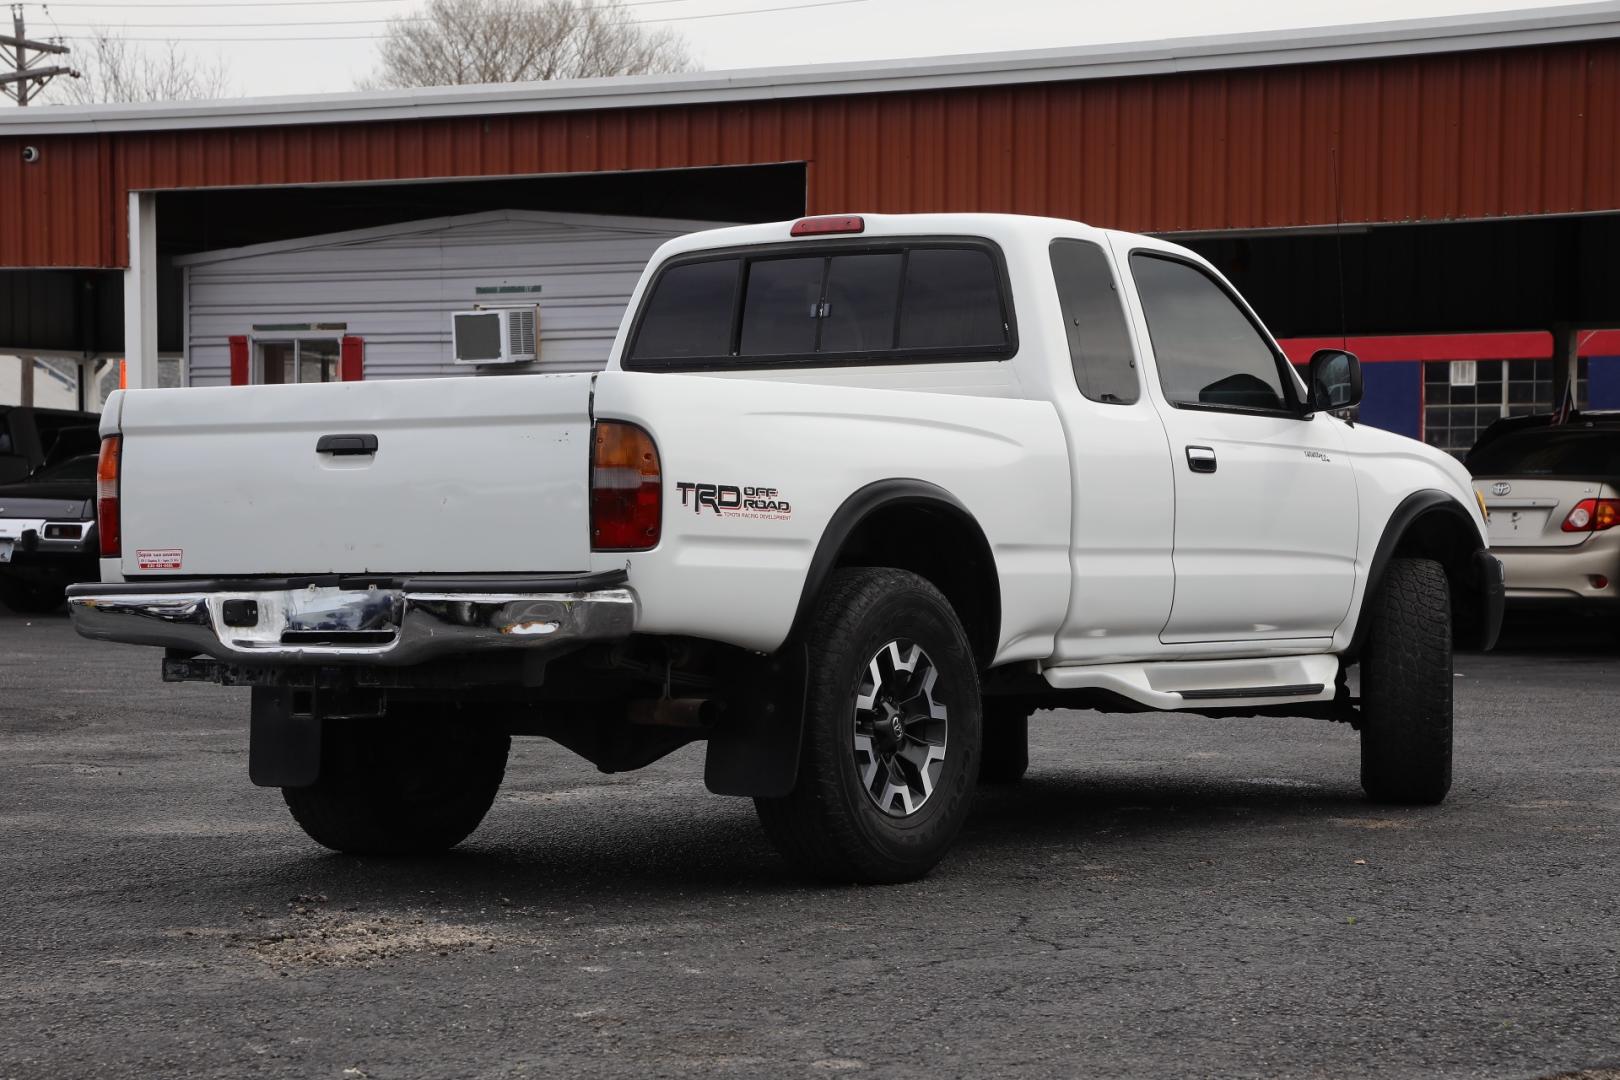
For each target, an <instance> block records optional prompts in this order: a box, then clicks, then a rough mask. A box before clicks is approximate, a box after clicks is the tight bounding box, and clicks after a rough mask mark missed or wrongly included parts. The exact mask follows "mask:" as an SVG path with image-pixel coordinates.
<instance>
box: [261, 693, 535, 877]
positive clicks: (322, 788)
mask: <svg viewBox="0 0 1620 1080" xmlns="http://www.w3.org/2000/svg"><path fill="white" fill-rule="evenodd" d="M453 723H454V721H453V720H446V719H442V718H440V719H435V720H417V719H414V718H408V719H404V720H396V718H394V717H392V716H390V717H389V718H388V719H387V720H378V721H366V720H346V721H345V720H329V721H327V723H326V730H325V732H324V734H323V739H322V749H321V774H320V779H318V780H317V781H316V782H315V783H314V784H312V785H310V786H309V787H297V788H282V789H281V794H282V798H284V799H285V800H286V801H287V807H288V809H290V810H291V811H292V815H293V819H294V820H295V821H297V822H298V824H299V826H301V827H302V828H303V830H304V832H306V833H308V834H309V837H310V839H312V840H314V841H315V842H316V843H318V844H322V845H324V846H326V847H329V848H331V849H333V850H334V851H342V852H348V853H350V854H356V855H360V854H370V855H410V854H431V853H433V852H439V851H444V850H446V849H448V848H452V847H454V846H455V845H457V844H459V843H461V841H463V840H465V839H466V838H467V837H468V836H470V835H472V832H473V830H474V829H476V828H478V824H479V822H481V821H482V820H483V819H484V815H485V814H486V813H488V812H489V808H490V805H491V804H492V803H493V802H494V801H495V793H496V792H497V791H498V790H500V786H501V780H502V778H503V777H504V776H505V774H506V756H507V752H508V750H509V749H510V747H511V744H512V740H511V739H510V738H508V737H507V736H506V735H505V734H503V733H500V732H492V731H487V730H480V729H478V728H470V729H469V728H460V727H453V726H452V724H453Z"/></svg>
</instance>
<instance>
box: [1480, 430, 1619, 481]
mask: <svg viewBox="0 0 1620 1080" xmlns="http://www.w3.org/2000/svg"><path fill="white" fill-rule="evenodd" d="M1468 470H1469V471H1470V472H1471V473H1473V474H1474V475H1475V476H1568V477H1615V478H1620V426H1615V427H1599V428H1580V427H1571V426H1567V425H1559V426H1557V427H1550V428H1535V429H1532V430H1529V431H1519V432H1514V433H1513V434H1511V435H1505V436H1503V437H1502V438H1500V439H1498V440H1497V441H1495V442H1492V443H1488V444H1486V445H1485V446H1482V447H1480V448H1479V449H1478V450H1476V451H1475V452H1474V453H1472V454H1470V455H1469V457H1468Z"/></svg>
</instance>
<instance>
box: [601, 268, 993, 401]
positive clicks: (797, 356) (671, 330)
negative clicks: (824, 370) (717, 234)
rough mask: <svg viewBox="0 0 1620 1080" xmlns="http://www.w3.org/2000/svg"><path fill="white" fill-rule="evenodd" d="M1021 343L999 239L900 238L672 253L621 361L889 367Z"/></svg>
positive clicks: (634, 364) (681, 365)
mask: <svg viewBox="0 0 1620 1080" xmlns="http://www.w3.org/2000/svg"><path fill="white" fill-rule="evenodd" d="M1016 351H1017V334H1016V327H1015V325H1014V321H1013V312H1012V301H1011V297H1010V293H1009V289H1008V285H1007V274H1006V267H1005V264H1004V261H1003V259H1002V256H1001V252H1000V249H999V248H997V247H996V246H995V245H994V244H992V243H990V242H989V241H987V240H980V239H976V238H967V237H962V238H938V239H935V238H903V237H897V238H894V239H893V240H872V239H868V240H863V241H847V240H845V241H825V242H820V243H804V242H800V243H797V244H789V245H773V246H768V247H766V246H762V247H751V248H748V249H745V250H740V251H724V252H703V253H700V254H694V255H691V256H685V257H677V258H676V259H674V260H671V261H670V262H668V263H666V264H665V265H664V266H663V267H661V268H660V269H659V271H658V273H657V276H656V277H655V278H654V279H653V281H652V284H651V285H650V286H649V287H648V289H647V295H646V296H645V298H644V299H643V300H642V303H641V308H640V310H639V311H638V313H637V315H636V320H635V324H634V327H633V330H632V333H631V338H630V346H629V348H628V349H627V350H626V353H625V358H624V361H623V366H624V367H625V368H626V369H629V370H662V371H672V370H674V371H678V370H687V371H690V370H717V369H729V368H737V369H744V368H754V367H774V366H787V365H804V366H811V367H814V366H826V365H839V364H895V363H908V362H928V361H938V360H979V359H1004V358H1006V357H1008V356H1011V355H1012V354H1013V353H1014V352H1016Z"/></svg>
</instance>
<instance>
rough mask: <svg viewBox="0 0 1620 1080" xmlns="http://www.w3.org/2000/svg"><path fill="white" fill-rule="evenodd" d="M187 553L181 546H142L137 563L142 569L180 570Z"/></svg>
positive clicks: (137, 554) (136, 558) (137, 555)
mask: <svg viewBox="0 0 1620 1080" xmlns="http://www.w3.org/2000/svg"><path fill="white" fill-rule="evenodd" d="M185 555H186V553H185V552H184V551H183V550H182V549H180V548H141V549H140V550H139V551H137V552H135V565H136V566H137V567H139V568H140V569H142V570H178V569H180V563H181V560H183V559H184V558H185Z"/></svg>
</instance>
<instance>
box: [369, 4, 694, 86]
mask: <svg viewBox="0 0 1620 1080" xmlns="http://www.w3.org/2000/svg"><path fill="white" fill-rule="evenodd" d="M380 51H381V54H382V57H381V62H380V64H379V65H378V67H377V70H376V71H375V72H374V73H373V74H372V75H371V76H370V77H369V78H367V79H365V80H363V81H362V83H361V86H362V88H364V89H384V88H390V87H405V86H456V85H461V84H465V83H504V82H529V81H532V80H541V79H587V78H595V77H599V76H604V75H647V74H653V73H657V72H669V71H689V70H692V68H693V67H694V64H693V63H692V59H691V55H690V54H689V53H688V52H687V48H686V42H685V41H684V40H683V39H682V38H681V36H680V35H679V34H676V33H675V32H674V31H672V30H669V29H657V30H652V29H648V28H647V27H645V26H643V25H641V24H640V23H639V22H637V21H636V20H635V19H634V18H632V17H631V16H630V14H629V13H628V12H626V11H625V10H624V8H623V7H622V6H620V3H619V0H428V4H427V6H426V7H425V8H424V9H423V10H422V11H421V13H420V14H418V15H416V16H414V17H412V18H406V19H395V20H394V21H393V22H391V23H390V24H389V27H388V32H387V34H386V36H384V38H383V41H382V46H381V49H380Z"/></svg>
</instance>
